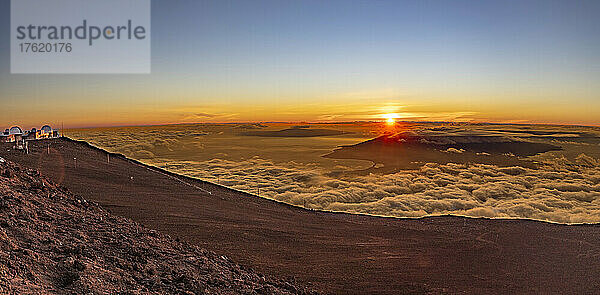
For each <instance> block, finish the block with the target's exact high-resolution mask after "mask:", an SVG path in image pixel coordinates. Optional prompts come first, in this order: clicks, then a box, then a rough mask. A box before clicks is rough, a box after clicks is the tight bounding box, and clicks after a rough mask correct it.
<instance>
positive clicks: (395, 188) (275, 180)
mask: <svg viewBox="0 0 600 295" xmlns="http://www.w3.org/2000/svg"><path fill="white" fill-rule="evenodd" d="M168 168H169V169H171V170H173V171H176V172H179V173H183V174H186V175H190V176H194V177H199V178H202V179H207V180H210V181H214V182H217V181H218V182H219V183H220V184H222V185H226V186H229V187H232V188H235V189H239V190H243V191H248V192H251V193H257V192H258V189H259V187H260V193H261V195H262V196H265V197H269V198H273V199H276V200H280V201H283V202H287V203H290V204H294V205H298V206H303V207H307V208H312V209H320V210H332V211H344V212H353V213H366V214H374V215H384V216H396V217H419V216H426V215H439V214H458V215H467V216H473V217H495V218H498V217H499V218H531V219H539V220H547V221H553V222H560V223H583V222H600V167H599V166H598V162H597V161H596V160H595V159H592V158H590V157H587V156H585V155H581V156H580V157H579V158H578V159H577V161H576V162H575V163H572V162H569V161H568V160H566V159H564V158H560V159H557V160H556V161H555V162H554V163H553V164H547V165H545V166H544V167H543V168H542V169H537V170H533V169H526V168H521V167H504V168H499V167H497V166H492V165H482V164H475V165H470V166H467V165H458V164H446V165H440V164H427V165H425V166H423V167H422V168H421V169H420V170H417V171H406V172H399V173H395V174H388V175H368V176H353V177H352V178H333V177H329V176H327V171H323V170H321V168H319V167H318V166H316V165H301V164H298V163H294V162H289V163H285V164H274V163H273V162H271V161H269V160H265V159H261V158H258V157H254V158H251V159H247V160H244V161H241V162H233V161H227V160H223V159H213V160H210V161H205V162H179V163H171V164H170V165H169V166H168Z"/></svg>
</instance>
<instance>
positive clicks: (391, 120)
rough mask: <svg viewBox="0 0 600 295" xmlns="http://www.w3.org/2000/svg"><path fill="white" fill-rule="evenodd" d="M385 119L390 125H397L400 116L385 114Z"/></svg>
mask: <svg viewBox="0 0 600 295" xmlns="http://www.w3.org/2000/svg"><path fill="white" fill-rule="evenodd" d="M383 117H384V118H385V121H386V123H387V124H388V125H394V124H395V123H396V119H397V118H399V117H400V116H399V115H398V114H396V113H390V114H384V115H383Z"/></svg>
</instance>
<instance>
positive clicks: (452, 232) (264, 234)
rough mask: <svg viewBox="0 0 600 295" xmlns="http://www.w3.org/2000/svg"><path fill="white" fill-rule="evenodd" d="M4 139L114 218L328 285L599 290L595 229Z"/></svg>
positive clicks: (376, 289)
mask: <svg viewBox="0 0 600 295" xmlns="http://www.w3.org/2000/svg"><path fill="white" fill-rule="evenodd" d="M49 143H51V145H50V154H47V145H48V144H49ZM9 147H10V145H7V144H4V145H0V156H1V157H4V158H6V159H9V160H11V161H14V162H17V163H19V164H21V165H23V166H26V167H31V168H34V169H37V170H39V171H41V173H42V174H43V175H45V176H47V177H49V178H51V179H52V180H54V181H55V182H58V183H62V184H63V185H64V186H65V187H67V188H68V189H69V190H70V191H72V192H73V193H75V194H76V195H79V196H81V197H83V198H85V199H87V200H91V201H95V202H98V203H100V204H101V205H102V206H103V207H104V208H107V209H109V210H110V211H112V212H113V213H114V214H116V215H120V216H124V217H127V218H131V219H133V220H134V221H136V222H139V223H141V224H143V225H145V226H146V227H149V228H151V229H155V230H157V231H160V232H162V233H165V234H169V235H170V236H172V237H178V238H181V239H183V240H185V241H188V242H190V243H193V244H196V245H198V246H200V247H201V248H206V249H208V250H210V251H215V252H217V253H219V254H222V255H226V256H228V257H231V259H232V260H233V261H235V262H236V263H239V264H241V265H245V266H248V267H252V268H253V269H256V270H257V271H260V272H263V273H267V274H270V275H277V276H284V277H285V276H293V277H296V278H297V279H298V280H299V281H300V282H302V283H305V284H311V285H313V286H314V287H315V288H317V289H320V290H324V291H326V292H330V293H339V294H346V293H356V294H359V293H362V294H402V293H411V294H412V293H416V294H419V293H431V294H439V293H449V294H457V293H459V294H464V293H467V294H505V293H514V294H549V293H571V294H591V293H596V292H597V290H598V289H600V226H599V225H577V226H575V225H558V224H550V223H545V222H538V221H528V220H489V219H473V218H462V217H449V216H444V217H431V218H422V219H393V218H380V217H371V216H361V215H350V214H341V213H326V212H315V211H309V210H304V209H301V208H296V207H292V206H288V205H285V204H281V203H277V202H274V201H271V200H267V199H262V198H258V197H256V196H253V195H249V194H246V193H241V192H238V191H234V190H231V189H227V188H224V187H220V186H217V185H214V184H210V183H206V182H203V181H200V180H195V179H191V178H187V177H183V176H178V175H175V174H169V173H167V172H164V171H162V170H159V169H156V168H150V167H148V166H144V165H142V164H140V163H137V162H135V161H132V160H128V159H126V158H124V157H119V156H116V155H113V156H112V157H111V158H110V163H108V162H107V153H106V152H105V151H103V150H100V149H96V148H93V147H91V146H89V145H87V144H86V143H81V142H74V141H71V140H65V139H60V140H52V141H38V142H31V145H30V148H31V153H30V154H29V155H24V154H22V153H21V152H19V151H12V150H9ZM74 158H77V161H76V163H75V160H74ZM206 191H209V192H211V194H208V193H207V192H206Z"/></svg>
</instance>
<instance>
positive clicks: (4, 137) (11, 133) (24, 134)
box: [0, 125, 60, 143]
mask: <svg viewBox="0 0 600 295" xmlns="http://www.w3.org/2000/svg"><path fill="white" fill-rule="evenodd" d="M0 130H1V129H0ZM59 136H60V133H59V132H58V130H57V129H52V127H50V125H44V126H42V128H40V129H39V130H38V129H36V128H33V129H31V130H28V131H23V129H21V127H19V126H13V127H10V128H9V129H6V130H4V132H2V133H0V142H17V143H18V142H21V141H25V140H36V139H46V138H57V137H59Z"/></svg>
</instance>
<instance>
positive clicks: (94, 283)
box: [0, 158, 311, 294]
mask: <svg viewBox="0 0 600 295" xmlns="http://www.w3.org/2000/svg"><path fill="white" fill-rule="evenodd" d="M308 293H311V291H309V290H308V289H305V288H303V287H300V286H298V285H297V284H296V283H295V281H294V280H291V279H290V280H280V279H274V278H269V277H265V276H263V275H260V274H258V273H255V272H254V271H252V270H251V269H248V268H244V267H242V266H239V265H237V264H236V263H234V262H232V261H231V260H230V259H229V258H227V257H225V256H220V255H218V254H215V253H213V252H210V251H207V250H204V249H200V248H199V247H196V246H192V245H189V244H187V243H183V242H180V241H178V240H172V239H171V238H170V237H168V236H166V235H163V234H160V233H158V232H156V231H154V230H150V229H147V228H145V227H142V226H140V225H139V224H137V223H135V222H133V221H131V220H129V219H126V218H122V217H117V216H114V215H112V214H111V213H110V212H108V211H106V210H104V209H102V208H101V207H99V205H97V204H96V203H94V202H89V201H86V200H85V199H82V198H80V197H78V196H76V195H74V194H72V193H70V192H69V191H68V190H67V189H66V188H64V187H61V186H58V185H55V184H54V183H52V182H51V181H49V180H48V179H46V178H44V177H43V176H41V175H40V173H39V172H38V171H36V170H32V169H25V168H22V167H20V166H18V165H16V164H14V163H12V162H8V161H6V160H4V159H3V158H0V294H308Z"/></svg>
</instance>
